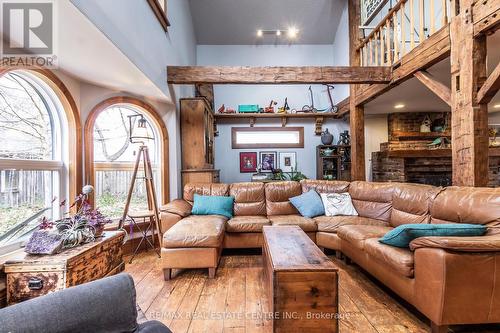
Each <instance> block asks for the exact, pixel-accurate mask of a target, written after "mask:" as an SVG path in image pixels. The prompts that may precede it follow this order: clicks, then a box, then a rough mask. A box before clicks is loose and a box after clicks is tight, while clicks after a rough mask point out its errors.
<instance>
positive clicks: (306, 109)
mask: <svg viewBox="0 0 500 333" xmlns="http://www.w3.org/2000/svg"><path fill="white" fill-rule="evenodd" d="M309 95H310V97H311V105H307V104H306V105H304V106H303V107H302V109H301V110H300V111H298V112H304V113H310V112H312V113H315V112H317V111H318V110H316V108H315V107H314V96H313V92H312V87H311V86H309Z"/></svg>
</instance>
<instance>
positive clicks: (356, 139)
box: [348, 0, 377, 180]
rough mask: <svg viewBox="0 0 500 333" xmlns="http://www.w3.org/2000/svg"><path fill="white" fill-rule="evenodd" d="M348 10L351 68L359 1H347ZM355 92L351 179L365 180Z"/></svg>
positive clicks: (361, 109)
mask: <svg viewBox="0 0 500 333" xmlns="http://www.w3.org/2000/svg"><path fill="white" fill-rule="evenodd" d="M348 10H349V39H350V55H349V57H350V64H351V66H358V65H359V57H360V55H359V52H358V51H357V46H358V43H359V40H360V36H359V29H358V27H359V24H360V22H361V20H360V15H361V14H360V10H361V6H360V3H359V0H353V1H349V2H348ZM375 40H377V37H375ZM375 50H376V49H375ZM357 90H358V86H357V85H354V84H351V85H350V98H349V108H350V113H349V119H350V121H349V124H350V127H351V179H352V180H365V178H366V176H365V113H364V107H363V106H356V93H357Z"/></svg>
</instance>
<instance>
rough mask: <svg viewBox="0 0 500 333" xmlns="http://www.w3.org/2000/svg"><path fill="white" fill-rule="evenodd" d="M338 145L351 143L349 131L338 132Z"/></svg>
mask: <svg viewBox="0 0 500 333" xmlns="http://www.w3.org/2000/svg"><path fill="white" fill-rule="evenodd" d="M337 144H338V145H344V146H347V145H350V144H351V136H350V135H349V131H348V130H345V131H344V132H342V133H340V135H339V141H338V142H337Z"/></svg>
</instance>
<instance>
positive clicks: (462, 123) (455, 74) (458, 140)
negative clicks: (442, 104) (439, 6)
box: [450, 0, 488, 186]
mask: <svg viewBox="0 0 500 333" xmlns="http://www.w3.org/2000/svg"><path fill="white" fill-rule="evenodd" d="M459 1H460V4H459V5H460V7H459V8H460V12H459V13H458V14H457V15H456V16H454V17H453V18H452V20H451V24H450V41H451V57H450V61H451V91H452V93H451V125H452V129H451V133H452V166H453V185H459V186H486V185H487V183H488V107H487V105H486V104H478V102H477V92H478V91H479V89H480V87H481V86H482V84H483V83H484V81H485V80H486V37H485V36H484V35H479V36H478V37H476V38H474V24H473V20H472V1H471V0H459Z"/></svg>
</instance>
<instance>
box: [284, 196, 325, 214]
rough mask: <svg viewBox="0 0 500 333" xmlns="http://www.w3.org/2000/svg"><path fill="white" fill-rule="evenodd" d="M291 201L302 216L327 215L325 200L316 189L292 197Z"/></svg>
mask: <svg viewBox="0 0 500 333" xmlns="http://www.w3.org/2000/svg"><path fill="white" fill-rule="evenodd" d="M290 202H291V203H292V205H293V206H294V207H295V208H297V210H298V211H299V213H300V215H302V216H305V217H315V216H320V215H325V207H324V206H323V201H322V200H321V197H320V196H319V194H318V192H316V191H315V190H310V191H309V192H306V193H303V194H301V195H299V196H296V197H293V198H290Z"/></svg>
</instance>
